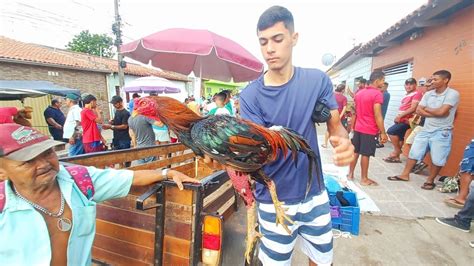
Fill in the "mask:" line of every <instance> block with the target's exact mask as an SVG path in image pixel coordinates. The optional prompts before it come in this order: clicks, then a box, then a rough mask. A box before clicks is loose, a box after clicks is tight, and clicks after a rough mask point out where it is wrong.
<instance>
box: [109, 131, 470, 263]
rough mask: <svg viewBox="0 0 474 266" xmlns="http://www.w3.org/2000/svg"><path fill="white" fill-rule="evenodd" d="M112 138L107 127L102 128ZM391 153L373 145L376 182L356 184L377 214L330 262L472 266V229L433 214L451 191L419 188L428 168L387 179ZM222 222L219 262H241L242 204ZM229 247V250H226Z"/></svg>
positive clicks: (366, 216) (444, 212)
mask: <svg viewBox="0 0 474 266" xmlns="http://www.w3.org/2000/svg"><path fill="white" fill-rule="evenodd" d="M325 130H326V129H325V126H320V127H318V135H319V136H320V137H319V143H322V140H323V136H324V131H325ZM104 137H105V138H106V139H107V140H108V141H111V139H112V134H111V131H110V130H108V131H104ZM320 151H321V156H322V160H323V163H330V162H331V155H332V151H331V148H328V149H324V148H321V149H320ZM390 151H391V144H390V143H387V144H385V147H384V148H381V149H377V152H376V157H375V158H371V160H370V167H369V177H370V178H372V179H374V180H376V181H377V182H378V183H379V186H376V187H365V186H364V187H361V188H362V190H363V191H365V192H366V193H367V194H368V195H369V196H370V197H371V198H372V199H373V200H374V201H375V203H376V205H377V206H378V207H379V209H380V212H374V213H363V214H362V215H361V219H360V235H359V236H352V237H351V238H337V239H335V241H334V252H335V253H334V264H335V265H471V262H472V261H474V249H473V248H471V247H469V245H468V242H469V241H472V240H474V233H473V232H471V233H463V232H460V231H457V230H454V229H451V228H448V227H445V226H442V225H439V224H438V223H437V222H436V221H435V220H434V218H435V217H438V216H444V217H451V216H453V215H454V214H455V213H456V212H457V211H458V210H457V209H454V208H451V207H448V206H446V205H445V204H444V203H443V199H444V198H446V197H449V196H453V195H454V194H443V193H440V192H439V191H437V190H432V191H426V190H423V189H421V188H420V186H421V184H422V183H423V182H424V180H425V176H426V174H427V169H425V170H424V172H422V173H421V175H412V177H411V181H410V182H393V181H388V180H387V179H386V178H387V176H389V175H394V174H397V173H400V172H401V171H402V169H403V166H404V162H405V161H406V158H404V157H402V161H403V163H401V164H389V163H385V162H384V161H383V160H382V158H384V157H385V156H387V155H388V154H389V153H390ZM355 177H356V183H357V184H358V180H359V178H360V166H358V167H357V169H356V176H355ZM240 206H241V207H240V208H239V211H238V212H237V213H236V214H234V215H233V216H232V217H231V218H230V219H229V220H228V221H227V222H226V223H225V229H224V232H225V234H224V238H225V239H224V247H227V248H224V249H225V255H224V261H223V265H229V266H230V265H232V266H233V265H242V254H243V252H244V248H245V246H244V245H245V221H246V217H245V207H244V206H243V204H241V205H240ZM229 247H231V248H229ZM292 264H293V265H307V258H306V256H305V255H304V254H302V253H301V252H299V251H297V252H296V253H295V255H294V256H293V263H292Z"/></svg>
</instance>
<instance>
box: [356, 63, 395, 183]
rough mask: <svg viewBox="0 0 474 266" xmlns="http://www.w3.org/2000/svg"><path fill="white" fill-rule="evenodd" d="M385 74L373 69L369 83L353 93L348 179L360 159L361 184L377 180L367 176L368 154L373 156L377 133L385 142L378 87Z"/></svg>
mask: <svg viewBox="0 0 474 266" xmlns="http://www.w3.org/2000/svg"><path fill="white" fill-rule="evenodd" d="M384 82H385V74H384V73H383V72H381V71H375V72H373V73H372V74H371V75H370V85H369V86H367V87H366V88H365V89H363V90H360V91H358V92H357V93H356V95H355V98H354V100H355V105H356V113H355V119H354V123H355V125H354V127H353V128H354V136H353V137H352V144H353V145H354V147H355V158H354V160H353V161H352V163H351V166H350V170H349V175H348V179H349V180H353V179H354V169H355V166H356V164H357V161H358V159H359V155H362V159H361V163H360V166H361V179H360V184H361V185H363V186H376V185H378V184H377V182H375V181H374V180H372V179H370V178H369V177H368V171H369V159H370V156H375V150H376V140H375V138H376V137H377V134H378V133H379V132H380V142H381V143H385V142H387V133H385V128H384V125H383V117H382V103H383V96H382V92H380V88H382V86H383V85H384Z"/></svg>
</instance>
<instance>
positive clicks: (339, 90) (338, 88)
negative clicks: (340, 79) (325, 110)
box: [335, 84, 346, 92]
mask: <svg viewBox="0 0 474 266" xmlns="http://www.w3.org/2000/svg"><path fill="white" fill-rule="evenodd" d="M345 88H346V85H345V84H339V85H337V87H336V89H335V91H337V92H341V91H343V90H344V89H345Z"/></svg>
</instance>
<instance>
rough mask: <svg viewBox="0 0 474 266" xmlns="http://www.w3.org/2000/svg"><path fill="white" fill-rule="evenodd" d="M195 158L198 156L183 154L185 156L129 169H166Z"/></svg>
mask: <svg viewBox="0 0 474 266" xmlns="http://www.w3.org/2000/svg"><path fill="white" fill-rule="evenodd" d="M195 157H196V155H194V153H187V154H183V155H178V156H173V157H171V158H166V159H162V160H159V161H153V162H150V163H146V164H140V165H136V166H132V167H129V168H128V169H130V170H149V169H158V168H163V167H166V166H168V165H172V164H176V163H180V162H185V161H186V160H191V159H193V158H195Z"/></svg>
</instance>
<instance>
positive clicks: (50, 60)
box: [0, 36, 109, 72]
mask: <svg viewBox="0 0 474 266" xmlns="http://www.w3.org/2000/svg"><path fill="white" fill-rule="evenodd" d="M0 59H4V60H12V61H20V62H24V63H27V62H31V63H40V64H49V65H58V66H65V67H72V68H78V69H84V70H86V69H87V70H92V71H98V72H108V71H109V70H108V69H107V68H106V67H105V66H104V65H102V64H96V63H95V62H93V61H88V60H78V59H76V58H72V57H68V56H64V55H63V54H62V53H59V52H58V51H56V50H54V49H46V48H44V47H42V46H40V45H36V44H31V43H24V42H20V41H17V40H13V39H10V38H6V37H4V36H0Z"/></svg>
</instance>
